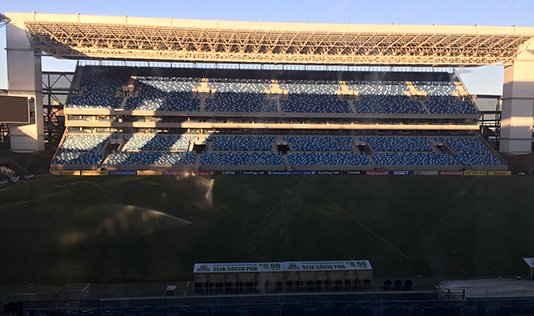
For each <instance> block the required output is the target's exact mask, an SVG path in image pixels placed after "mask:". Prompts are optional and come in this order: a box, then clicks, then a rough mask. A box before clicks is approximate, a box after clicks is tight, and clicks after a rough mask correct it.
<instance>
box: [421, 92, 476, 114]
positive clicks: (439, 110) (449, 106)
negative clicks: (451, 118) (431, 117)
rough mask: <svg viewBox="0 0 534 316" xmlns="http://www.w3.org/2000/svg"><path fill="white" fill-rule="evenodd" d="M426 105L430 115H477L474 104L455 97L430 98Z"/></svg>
mask: <svg viewBox="0 0 534 316" xmlns="http://www.w3.org/2000/svg"><path fill="white" fill-rule="evenodd" d="M426 105H427V108H428V110H429V111H430V113H432V114H477V113H478V111H477V109H476V107H475V104H474V103H473V102H472V101H470V100H469V99H465V100H461V99H460V98H458V97H455V96H440V97H436V96H430V97H428V100H427V101H426Z"/></svg>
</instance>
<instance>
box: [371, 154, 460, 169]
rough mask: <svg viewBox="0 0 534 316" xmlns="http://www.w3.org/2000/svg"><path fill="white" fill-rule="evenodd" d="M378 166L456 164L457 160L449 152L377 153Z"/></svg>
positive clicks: (374, 157)
mask: <svg viewBox="0 0 534 316" xmlns="http://www.w3.org/2000/svg"><path fill="white" fill-rule="evenodd" d="M373 159H374V160H375V162H376V164H377V165H378V166H454V165H457V163H456V161H455V160H454V159H453V158H452V157H451V156H449V155H447V154H438V153H433V152H396V153H375V154H373Z"/></svg>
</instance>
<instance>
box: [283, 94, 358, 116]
mask: <svg viewBox="0 0 534 316" xmlns="http://www.w3.org/2000/svg"><path fill="white" fill-rule="evenodd" d="M280 107H281V108H282V112H289V113H351V109H350V106H349V104H348V103H347V102H345V101H343V100H340V99H339V97H338V96H337V95H328V94H291V93H290V94H289V95H288V96H287V100H282V101H281V102H280Z"/></svg>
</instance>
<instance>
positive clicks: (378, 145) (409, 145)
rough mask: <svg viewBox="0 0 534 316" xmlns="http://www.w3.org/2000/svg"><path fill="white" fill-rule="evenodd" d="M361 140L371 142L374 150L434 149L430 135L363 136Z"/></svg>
mask: <svg viewBox="0 0 534 316" xmlns="http://www.w3.org/2000/svg"><path fill="white" fill-rule="evenodd" d="M360 140H361V141H363V142H367V143H369V144H370V145H371V148H373V150H374V151H432V148H431V147H430V139H429V138H428V137H417V136H410V137H391V136H390V137H385V136H384V137H379V136H363V137H360Z"/></svg>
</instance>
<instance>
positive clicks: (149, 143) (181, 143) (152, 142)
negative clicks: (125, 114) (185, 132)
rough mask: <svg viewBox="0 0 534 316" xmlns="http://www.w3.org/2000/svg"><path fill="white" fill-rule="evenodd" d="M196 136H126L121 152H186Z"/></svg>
mask: <svg viewBox="0 0 534 316" xmlns="http://www.w3.org/2000/svg"><path fill="white" fill-rule="evenodd" d="M195 138H196V136H182V135H165V134H134V135H129V136H126V137H125V139H126V140H127V141H126V144H124V147H123V148H122V150H125V151H132V150H143V151H151V150H160V151H161V150H172V151H176V150H187V149H189V144H190V143H191V141H192V140H194V139H195Z"/></svg>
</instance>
